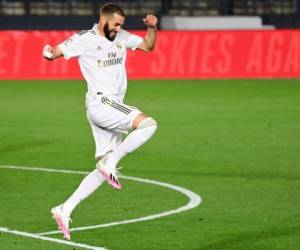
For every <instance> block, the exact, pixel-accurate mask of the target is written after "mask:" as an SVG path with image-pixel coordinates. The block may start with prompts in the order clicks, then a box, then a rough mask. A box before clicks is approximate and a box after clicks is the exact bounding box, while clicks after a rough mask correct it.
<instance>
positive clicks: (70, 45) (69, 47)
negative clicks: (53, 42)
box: [58, 33, 85, 60]
mask: <svg viewBox="0 0 300 250" xmlns="http://www.w3.org/2000/svg"><path fill="white" fill-rule="evenodd" d="M58 48H59V49H60V51H61V53H62V54H63V55H64V58H65V59H66V60H69V59H70V58H72V57H79V56H80V55H81V54H83V52H84V49H85V46H84V41H83V39H82V37H81V36H80V34H79V33H77V34H74V35H73V36H71V37H70V38H68V39H66V40H65V41H64V42H62V43H60V44H59V45H58Z"/></svg>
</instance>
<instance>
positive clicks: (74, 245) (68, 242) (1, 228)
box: [0, 227, 107, 250]
mask: <svg viewBox="0 0 300 250" xmlns="http://www.w3.org/2000/svg"><path fill="white" fill-rule="evenodd" d="M0 232H3V233H8V234H14V235H18V236H23V237H28V238H33V239H38V240H43V241H51V242H55V243H58V244H64V245H69V246H73V247H81V248H84V249H91V250H107V249H106V248H103V247H95V246H90V245H86V244H82V243H76V242H73V241H66V240H59V239H55V238H50V237H46V236H40V235H37V234H33V233H27V232H22V231H18V230H11V229H9V228H5V227H0Z"/></svg>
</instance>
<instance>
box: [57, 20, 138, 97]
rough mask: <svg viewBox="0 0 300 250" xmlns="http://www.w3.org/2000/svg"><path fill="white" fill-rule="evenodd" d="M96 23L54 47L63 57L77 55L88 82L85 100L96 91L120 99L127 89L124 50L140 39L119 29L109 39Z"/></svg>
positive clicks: (132, 47)
mask: <svg viewBox="0 0 300 250" xmlns="http://www.w3.org/2000/svg"><path fill="white" fill-rule="evenodd" d="M97 26H98V24H95V25H94V27H93V28H92V29H91V30H83V31H80V32H78V33H76V34H74V35H73V36H71V37H70V38H68V39H67V40H65V41H64V42H62V43H61V44H59V45H58V47H59V49H60V51H61V52H62V54H63V55H64V58H65V59H67V60H68V59H70V58H72V57H78V62H79V66H80V69H81V72H82V74H83V76H84V78H85V80H86V81H87V85H88V92H87V95H86V96H87V102H88V101H89V100H92V99H94V98H95V96H96V94H97V93H98V92H102V93H103V94H105V95H107V96H114V97H115V98H116V99H118V101H120V102H122V101H123V98H124V96H125V92H126V88H127V76H126V70H125V60H126V49H127V48H130V49H132V50H135V49H136V48H137V47H138V46H139V45H140V44H141V42H142V41H143V38H141V37H140V36H137V35H134V34H132V33H130V32H127V31H125V30H123V29H121V30H120V32H118V33H117V35H116V38H115V39H114V41H110V40H108V39H107V38H106V37H105V36H101V35H100V34H99V32H98V30H97Z"/></svg>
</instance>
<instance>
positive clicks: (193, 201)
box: [0, 165, 202, 236]
mask: <svg viewBox="0 0 300 250" xmlns="http://www.w3.org/2000/svg"><path fill="white" fill-rule="evenodd" d="M0 168H5V169H17V170H27V171H41V172H53V173H64V174H80V175H86V174H88V173H89V172H86V171H76V170H64V169H51V168H37V167H21V166H1V165H0ZM121 178H123V179H127V180H132V181H137V182H142V183H147V184H153V185H157V186H162V187H166V188H169V189H171V190H174V191H177V192H179V193H181V194H183V195H185V196H187V197H188V198H189V202H188V203H187V204H186V205H184V206H182V207H179V208H176V209H172V210H168V211H165V212H161V213H158V214H152V215H148V216H144V217H139V218H134V219H128V220H122V221H115V222H110V223H106V224H98V225H90V226H82V227H76V228H72V229H71V230H70V231H72V232H73V231H84V230H91V229H97V228H105V227H111V226H117V225H124V224H130V223H136V222H141V221H148V220H154V219H158V218H162V217H165V216H170V215H173V214H177V213H181V212H184V211H187V210H190V209H192V208H195V207H197V206H198V205H199V204H200V203H201V202H202V199H201V197H200V196H199V195H198V194H196V193H194V192H193V191H191V190H188V189H186V188H183V187H180V186H177V185H173V184H169V183H166V182H161V181H155V180H149V179H144V178H138V177H132V176H124V175H123V176H122V177H121ZM59 233H60V231H59V230H55V231H49V232H42V233H37V234H36V235H40V236H42V235H52V234H59Z"/></svg>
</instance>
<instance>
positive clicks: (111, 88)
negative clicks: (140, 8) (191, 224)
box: [43, 4, 157, 240]
mask: <svg viewBox="0 0 300 250" xmlns="http://www.w3.org/2000/svg"><path fill="white" fill-rule="evenodd" d="M124 21H125V14H124V12H123V10H122V9H121V8H120V7H119V6H117V5H115V4H106V5H104V6H103V7H102V8H101V10H100V18H99V23H98V24H95V25H94V26H93V28H92V29H91V30H83V31H80V32H78V33H77V34H74V35H73V36H71V37H70V38H68V39H67V40H65V41H64V42H62V43H60V44H59V45H57V46H54V47H52V46H50V45H46V46H45V47H44V50H43V56H44V57H45V58H46V59H48V60H54V59H56V58H59V57H61V56H63V57H64V58H65V59H67V60H68V59H69V58H72V57H77V58H78V61H79V65H80V69H81V72H82V74H83V76H84V78H85V80H86V82H87V86H88V91H87V93H86V112H87V118H88V121H89V123H90V126H91V128H92V132H93V136H94V139H95V144H96V153H95V158H96V161H97V163H96V169H95V170H94V171H92V172H91V173H90V174H88V175H87V176H86V177H85V178H84V179H83V180H82V182H81V183H80V185H79V187H78V188H77V189H76V190H75V192H74V193H73V194H72V195H71V196H70V197H69V198H68V199H67V200H66V201H65V202H64V203H62V204H60V205H58V206H56V207H54V208H52V209H51V213H52V214H53V217H54V219H55V220H56V223H57V225H58V227H59V229H60V230H61V232H62V234H63V236H64V238H65V239H67V240H70V239H71V235H70V230H69V222H70V215H71V213H72V211H73V210H74V208H75V207H76V206H77V205H78V204H79V203H80V202H81V201H82V200H84V199H85V198H87V197H88V196H89V195H91V194H92V193H93V192H94V191H95V190H96V189H97V188H98V187H99V186H100V185H101V184H102V183H103V182H104V181H105V180H106V181H107V182H108V183H109V184H110V185H111V186H113V187H114V188H115V189H121V183H120V181H119V179H118V171H117V165H118V162H119V161H120V160H121V159H122V158H123V157H124V156H126V155H127V154H128V153H131V152H133V151H134V150H135V149H137V148H138V147H140V146H141V145H142V144H144V143H145V142H146V141H148V140H149V139H150V138H151V137H152V136H153V134H154V133H155V131H156V128H157V123H156V121H155V120H154V119H153V118H151V117H149V116H147V115H146V114H144V113H143V112H141V111H140V110H139V109H137V108H135V107H132V106H128V105H126V104H124V103H123V99H124V96H125V92H126V87H127V77H126V71H125V60H126V49H127V48H129V49H132V50H135V49H140V50H142V51H145V52H149V51H152V50H153V49H154V46H155V42H156V37H157V18H156V17H155V16H154V15H147V16H146V17H145V18H144V19H143V21H144V23H145V25H146V26H147V33H146V35H145V37H144V38H142V37H140V36H137V35H134V34H132V33H130V32H127V31H125V30H123V29H122V25H123V24H124ZM128 130H132V132H131V133H129V134H128V135H127V137H126V138H125V139H124V140H123V141H122V133H126V134H127V133H128Z"/></svg>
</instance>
